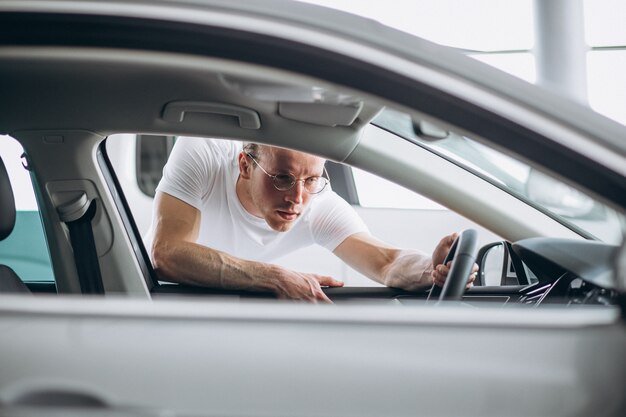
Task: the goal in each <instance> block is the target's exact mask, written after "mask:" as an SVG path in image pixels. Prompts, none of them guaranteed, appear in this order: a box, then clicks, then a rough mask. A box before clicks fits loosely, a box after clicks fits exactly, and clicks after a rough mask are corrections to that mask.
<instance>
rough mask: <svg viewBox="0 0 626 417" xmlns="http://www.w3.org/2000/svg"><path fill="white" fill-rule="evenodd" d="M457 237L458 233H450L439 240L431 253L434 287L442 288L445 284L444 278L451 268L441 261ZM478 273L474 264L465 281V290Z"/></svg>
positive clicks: (448, 264)
mask: <svg viewBox="0 0 626 417" xmlns="http://www.w3.org/2000/svg"><path fill="white" fill-rule="evenodd" d="M458 236H459V234H458V233H452V234H451V235H448V236H446V237H444V238H443V239H441V241H439V243H438V244H437V247H436V248H435V250H434V251H433V257H432V259H433V268H434V269H433V272H432V277H433V282H434V283H435V285H438V286H440V287H443V284H444V283H445V282H446V278H448V273H449V272H450V268H451V266H452V262H448V263H447V264H446V265H443V261H444V260H445V259H446V256H447V255H448V252H450V248H451V247H452V244H453V243H454V241H455V240H456V238H457V237H458ZM477 273H478V265H476V264H474V266H473V267H472V272H471V274H470V276H469V278H468V280H467V285H466V286H465V288H470V287H471V286H472V285H473V283H474V281H475V280H476V274H477Z"/></svg>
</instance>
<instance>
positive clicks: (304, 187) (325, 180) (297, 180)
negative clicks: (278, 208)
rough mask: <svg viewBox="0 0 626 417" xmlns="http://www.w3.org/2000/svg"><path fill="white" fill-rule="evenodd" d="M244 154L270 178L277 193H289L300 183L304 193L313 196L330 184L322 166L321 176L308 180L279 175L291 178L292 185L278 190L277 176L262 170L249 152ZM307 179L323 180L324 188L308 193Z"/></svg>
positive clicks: (326, 172)
mask: <svg viewBox="0 0 626 417" xmlns="http://www.w3.org/2000/svg"><path fill="white" fill-rule="evenodd" d="M244 153H245V154H246V155H247V156H248V157H250V159H252V160H253V161H254V163H255V164H256V165H257V166H258V167H259V168H261V171H263V172H264V173H265V175H267V176H268V177H270V178H271V179H272V186H273V187H274V188H275V189H276V190H278V191H289V190H291V189H292V188H293V187H295V186H296V184H297V183H299V182H300V181H302V188H303V189H304V191H306V192H307V193H308V194H313V195H315V194H319V193H321V192H322V191H324V189H326V187H327V186H328V184H330V176H329V175H328V171H326V166H324V172H323V173H322V175H321V176H317V175H316V176H313V177H308V178H304V179H298V178H296V177H295V176H293V175H292V174H281V175H288V176H290V177H292V178H293V180H294V181H293V183H292V184H291V186H290V187H289V188H285V189H282V188H279V187H278V186H277V185H276V177H278V175H272V174H270V173H269V172H267V171H266V170H265V168H263V167H262V166H261V164H259V161H257V160H256V158H255V157H254V156H252V155H251V154H250V153H249V152H245V151H244ZM324 175H326V176H325V177H324ZM309 178H320V179H323V180H324V186H323V187H322V188H320V190H319V191H316V192H312V191H309V190H308V189H307V188H306V180H308V179H309Z"/></svg>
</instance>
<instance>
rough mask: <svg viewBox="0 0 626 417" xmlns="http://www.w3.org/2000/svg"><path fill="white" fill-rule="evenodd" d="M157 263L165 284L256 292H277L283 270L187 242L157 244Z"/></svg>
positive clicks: (160, 276) (156, 267)
mask: <svg viewBox="0 0 626 417" xmlns="http://www.w3.org/2000/svg"><path fill="white" fill-rule="evenodd" d="M153 263H154V267H155V271H156V272H157V275H158V276H159V279H161V280H164V281H171V282H178V283H183V284H192V285H200V286H206V287H211V288H225V289H237V290H253V291H275V289H276V286H277V285H278V284H277V282H276V279H277V278H276V277H277V276H279V273H278V272H279V270H280V267H278V266H275V265H271V264H266V263H262V262H254V261H248V260H244V259H241V258H237V257H235V256H232V255H230V254H227V253H225V252H221V251H218V250H214V249H211V248H207V247H205V246H202V245H199V244H197V243H192V242H185V241H177V242H167V243H164V244H160V245H156V246H155V247H154V250H153Z"/></svg>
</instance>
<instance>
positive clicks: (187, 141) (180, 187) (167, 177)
mask: <svg viewBox="0 0 626 417" xmlns="http://www.w3.org/2000/svg"><path fill="white" fill-rule="evenodd" d="M224 142H225V141H222V140H215V139H200V138H189V137H180V138H178V139H177V140H176V143H175V144H174V147H173V148H172V153H171V154H170V157H169V159H168V161H167V164H166V165H165V167H164V168H163V177H162V178H161V181H160V182H159V185H158V186H157V191H161V192H164V193H167V194H169V195H171V196H173V197H176V198H178V199H180V200H182V201H184V202H185V203H187V204H189V205H191V206H193V207H195V208H197V209H200V208H201V206H202V198H203V197H204V196H205V195H207V194H208V193H209V192H210V190H211V188H212V187H213V183H214V181H215V173H216V172H217V170H219V168H220V164H221V163H224V162H226V160H227V159H228V158H229V157H230V158H232V157H233V156H232V155H231V154H233V152H232V150H230V149H227V146H226V143H224Z"/></svg>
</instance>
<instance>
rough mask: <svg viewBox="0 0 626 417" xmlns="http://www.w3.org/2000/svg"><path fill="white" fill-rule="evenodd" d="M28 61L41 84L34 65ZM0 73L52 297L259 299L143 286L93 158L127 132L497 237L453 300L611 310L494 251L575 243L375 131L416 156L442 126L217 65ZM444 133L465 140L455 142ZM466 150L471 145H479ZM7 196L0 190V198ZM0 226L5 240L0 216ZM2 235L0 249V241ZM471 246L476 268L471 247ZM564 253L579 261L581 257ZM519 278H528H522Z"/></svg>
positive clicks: (20, 65)
mask: <svg viewBox="0 0 626 417" xmlns="http://www.w3.org/2000/svg"><path fill="white" fill-rule="evenodd" d="M43 59H45V60H46V65H45V71H42V69H41V65H40V62H41V61H42V60H43ZM0 60H1V61H2V64H3V65H2V66H1V67H0V71H2V72H1V73H0V76H1V77H2V79H3V80H5V83H6V85H7V88H6V89H5V93H4V94H3V97H2V108H3V109H5V110H4V111H3V112H2V115H1V116H0V119H1V120H0V125H1V126H2V130H3V131H4V132H7V133H9V134H10V135H11V136H12V137H14V138H15V139H17V140H18V141H19V142H20V143H21V145H22V146H23V148H24V150H25V156H24V158H23V159H24V165H25V166H26V167H27V168H28V170H29V171H30V175H31V177H32V179H33V184H34V188H35V194H36V195H37V199H38V204H39V207H40V215H41V222H42V224H43V228H44V230H45V233H44V234H45V239H46V241H47V250H48V251H49V254H50V259H51V260H52V262H51V267H52V269H53V271H54V277H56V279H55V282H54V287H53V288H54V289H55V290H56V292H58V293H59V294H76V293H83V294H125V295H130V296H133V297H140V298H150V297H153V298H160V297H163V296H171V295H181V294H185V295H201V296H204V297H206V296H233V295H234V296H237V297H240V298H241V299H246V298H264V297H265V298H266V297H271V294H259V293H247V292H245V291H226V290H219V289H209V288H200V287H191V286H184V285H178V284H171V283H162V282H159V280H158V279H157V277H156V276H155V274H154V271H153V270H152V268H151V264H150V260H149V256H148V253H147V249H146V248H145V247H144V246H143V244H142V241H141V234H140V232H139V231H138V228H137V226H136V223H135V221H134V217H133V214H132V210H131V209H130V207H129V201H128V199H127V198H126V197H125V195H124V192H123V190H122V188H121V186H120V179H119V178H118V177H117V175H116V172H115V170H114V169H113V168H112V163H111V161H110V159H109V156H108V153H107V147H106V146H105V145H104V143H106V138H107V137H109V136H111V135H115V134H120V133H129V132H131V133H134V134H141V135H144V136H143V137H144V138H145V140H148V141H149V140H150V138H153V140H155V141H156V138H157V137H161V138H163V137H171V136H183V135H184V136H200V137H206V136H209V137H219V138H229V139H234V140H240V141H241V140H245V141H256V142H259V143H269V144H272V145H276V146H282V147H288V148H293V149H297V150H301V151H305V152H310V153H313V154H317V155H320V156H323V157H325V158H327V159H328V160H330V161H335V162H337V163H343V164H346V165H338V166H340V167H341V166H349V165H352V166H355V167H359V168H362V169H364V170H368V171H370V172H373V173H375V174H378V175H380V176H382V177H386V178H388V179H390V180H393V181H394V182H396V183H398V184H400V185H402V186H404V187H407V188H410V189H412V190H414V191H416V192H419V193H421V194H423V195H426V196H428V197H429V198H431V199H432V200H434V201H436V202H438V203H440V204H443V205H445V206H447V207H449V208H451V209H452V210H454V211H455V212H457V213H459V214H460V215H462V216H465V217H467V218H470V219H472V220H473V221H474V222H475V224H477V225H480V226H483V227H484V228H485V229H488V230H489V231H491V232H493V233H494V234H495V235H497V236H500V237H501V241H500V243H499V244H498V245H499V246H498V245H496V246H497V247H498V248H499V249H501V252H500V253H501V256H503V257H504V256H506V257H505V258H503V259H505V261H503V262H500V263H501V264H502V265H503V266H501V267H500V268H501V270H502V271H503V272H502V277H503V278H502V280H501V281H502V282H500V283H498V285H484V284H486V279H485V278H484V271H483V270H484V268H483V270H481V278H479V281H478V282H477V284H483V285H476V286H475V287H474V288H471V289H470V290H468V291H467V293H466V294H465V298H464V300H465V301H466V302H473V301H480V302H483V301H491V302H495V303H498V304H503V305H504V304H506V303H508V302H510V303H531V304H532V303H535V304H536V302H537V300H542V301H543V300H544V299H546V297H547V295H548V293H551V294H552V296H551V297H548V299H550V298H552V299H554V300H560V301H559V302H566V303H571V302H574V299H573V298H572V297H570V293H572V292H576V294H580V293H582V294H583V295H582V297H583V299H585V300H587V301H588V302H592V301H593V302H594V303H596V302H597V303H604V302H606V303H609V304H610V303H613V302H614V298H615V294H614V293H612V292H611V291H612V290H613V288H612V287H611V285H608V286H607V285H606V284H607V282H608V281H607V279H606V277H605V276H604V275H603V276H602V278H601V279H600V281H597V280H596V281H594V279H595V277H596V275H593V274H592V275H593V276H592V277H591V280H585V281H584V285H582V284H581V283H580V282H579V281H580V279H581V278H583V279H585V277H586V274H585V273H584V271H583V272H581V271H579V270H577V269H576V268H572V267H571V265H569V264H568V263H567V260H565V261H564V262H563V261H562V260H560V259H558V260H557V261H556V265H555V264H554V262H555V261H554V260H553V259H550V260H545V259H544V258H543V257H542V256H541V255H540V254H539V255H538V254H537V251H539V253H541V252H542V251H544V250H545V247H544V246H541V245H540V246H533V245H526V244H525V243H520V244H513V245H511V244H510V242H516V241H519V240H522V239H525V238H528V237H538V236H544V237H550V238H555V239H572V238H574V239H581V236H580V235H579V234H578V233H576V231H575V230H572V228H570V227H568V225H564V224H563V223H561V222H560V221H559V220H558V219H555V218H554V217H551V216H546V215H545V213H544V212H541V211H539V210H537V208H536V207H533V206H532V205H528V204H527V201H522V200H520V199H519V198H518V197H517V196H515V195H512V194H510V193H509V192H507V191H506V190H504V189H502V188H499V187H494V186H493V184H492V183H490V182H489V181H485V177H484V176H477V175H476V173H475V172H472V171H471V170H468V169H466V168H464V167H461V166H459V165H458V164H456V163H454V161H450V160H447V159H445V158H442V157H441V155H437V154H435V153H433V152H432V149H429V148H428V147H424V146H416V143H415V141H411V138H410V137H406V136H407V135H400V134H392V133H394V132H393V128H394V127H393V123H391V125H389V124H387V125H386V124H385V123H384V122H381V123H377V122H376V121H375V120H379V119H376V118H377V117H378V116H380V115H381V114H383V113H384V112H385V111H388V110H392V111H396V112H402V113H403V114H407V115H410V120H411V121H412V127H413V132H412V134H414V135H415V136H418V137H419V138H421V139H422V140H423V141H424V142H426V143H428V142H429V141H431V142H432V141H434V140H435V139H436V137H437V135H438V134H440V132H441V131H442V129H444V132H445V131H446V130H445V129H447V128H448V126H450V125H449V124H448V122H446V121H445V120H440V119H433V118H432V116H430V115H428V114H425V113H421V112H420V113H418V112H415V111H414V110H410V109H407V108H403V107H402V106H400V105H399V104H398V103H392V102H388V101H386V100H384V99H381V98H380V97H376V96H372V95H369V94H367V93H365V92H363V91H356V90H353V89H351V88H347V87H345V86H339V85H336V84H332V83H329V82H327V81H324V80H321V79H317V78H312V77H308V76H304V75H301V74H296V73H294V72H290V71H284V70H280V69H277V68H270V67H267V66H261V65H255V64H249V63H242V62H235V61H232V60H226V59H217V58H198V57H196V56H184V55H180V54H172V53H157V52H144V53H131V52H128V51H124V50H105V51H102V50H97V49H93V48H84V49H82V50H80V53H68V51H65V50H63V49H60V48H46V49H44V50H41V49H37V48H33V49H32V50H26V52H24V51H19V53H18V52H17V51H11V50H8V51H6V50H5V51H3V53H2V55H1V56H0ZM33 86H36V90H35V89H34V88H33ZM372 121H375V122H374V124H371V122H372ZM439 126H442V127H439ZM454 130H455V131H457V132H458V131H460V132H465V131H464V130H463V129H462V128H459V127H458V126H455V127H454ZM468 134H471V137H473V138H477V139H478V140H481V138H482V136H481V135H480V133H476V132H472V133H468ZM416 161H418V162H416ZM5 182H6V181H5ZM337 183H338V184H339V183H340V181H337ZM338 188H341V187H338ZM467 190H471V192H468V191H467ZM9 192H10V188H9V187H7V186H6V185H5V186H3V193H9ZM344 195H346V196H347V194H346V193H344ZM8 200H9V199H8V198H7V201H8ZM3 201H4V199H3ZM2 213H3V217H4V216H6V217H7V219H6V220H4V222H5V223H6V224H7V225H10V224H11V222H12V220H11V210H6V211H5V210H3V211H2ZM135 215H136V214H135ZM144 215H145V216H149V213H144ZM528 219H532V221H528ZM417 221H419V219H418V220H417ZM81 224H82V226H81ZM90 225H91V227H90ZM4 229H5V230H4V235H8V234H9V233H7V230H9V226H6V227H4ZM473 240H474V242H473V243H472V245H473V246H474V247H475V250H474V252H477V250H478V243H477V242H476V240H477V238H473ZM484 243H486V242H481V245H483V244H484ZM591 244H592V245H593V244H595V245H596V246H598V245H599V246H602V249H600V251H601V252H602V251H604V252H603V257H602V262H603V266H602V268H603V269H604V270H606V269H608V268H609V267H610V253H612V251H613V250H614V249H615V248H614V247H613V246H611V245H607V246H604V245H603V244H600V243H595V242H592V243H591ZM538 248H539V249H538ZM576 250H577V251H580V252H581V253H590V252H589V250H588V248H587V245H586V244H582V246H580V248H579V249H576ZM486 253H487V252H486V251H483V252H482V254H481V256H483V257H484V256H485V254H486ZM493 253H494V252H492V254H493ZM75 255H76V256H75ZM478 262H479V263H481V262H482V260H481V259H479V260H478ZM529 268H530V269H531V270H532V272H526V271H528V269H529ZM507 269H508V271H512V273H509V272H507V271H505V270H507ZM8 274H9V275H10V277H12V278H3V280H7V282H9V284H6V285H9V286H11V288H13V289H22V290H24V289H25V288H26V287H25V286H24V285H20V282H19V281H17V280H15V278H14V275H12V274H10V273H8ZM507 274H508V276H509V278H508V281H507V282H505V281H506V279H505V277H506V276H507ZM531 274H532V277H533V279H532V280H531V279H530V278H529V277H530V276H531ZM601 275H602V274H601ZM11 282H12V283H11ZM559 282H560V284H559V285H557V283H559ZM502 283H508V284H513V285H500V284H502ZM50 284H51V283H50V282H40V283H37V282H36V280H34V281H33V282H31V283H29V284H28V285H29V286H30V287H31V288H32V289H33V290H34V291H35V292H50V291H51V285H50ZM3 285H5V284H3ZM598 285H599V286H598ZM573 286H576V288H575V291H574V287H573ZM600 290H604V291H605V292H604V293H603V294H605V295H606V294H607V291H608V297H607V296H605V295H603V296H602V297H599V296H595V297H592V296H591V295H589V293H590V292H594V291H595V292H594V294H595V293H596V292H599V291H600ZM326 292H327V294H328V295H329V296H330V297H331V299H333V300H334V301H345V300H350V301H353V300H365V299H370V300H371V299H381V300H391V299H393V300H402V301H403V302H411V301H413V300H417V301H420V302H422V301H424V300H426V299H427V298H428V297H429V294H430V291H428V290H425V291H422V292H419V293H408V292H406V291H403V290H399V289H393V288H384V287H374V286H372V287H357V288H350V287H346V288H330V289H326ZM435 292H436V291H433V294H434V293H435ZM460 296H461V294H457V296H456V298H457V299H458V298H460ZM577 297H578V298H576V300H579V299H580V296H577ZM607 300H608V301H607Z"/></svg>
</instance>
